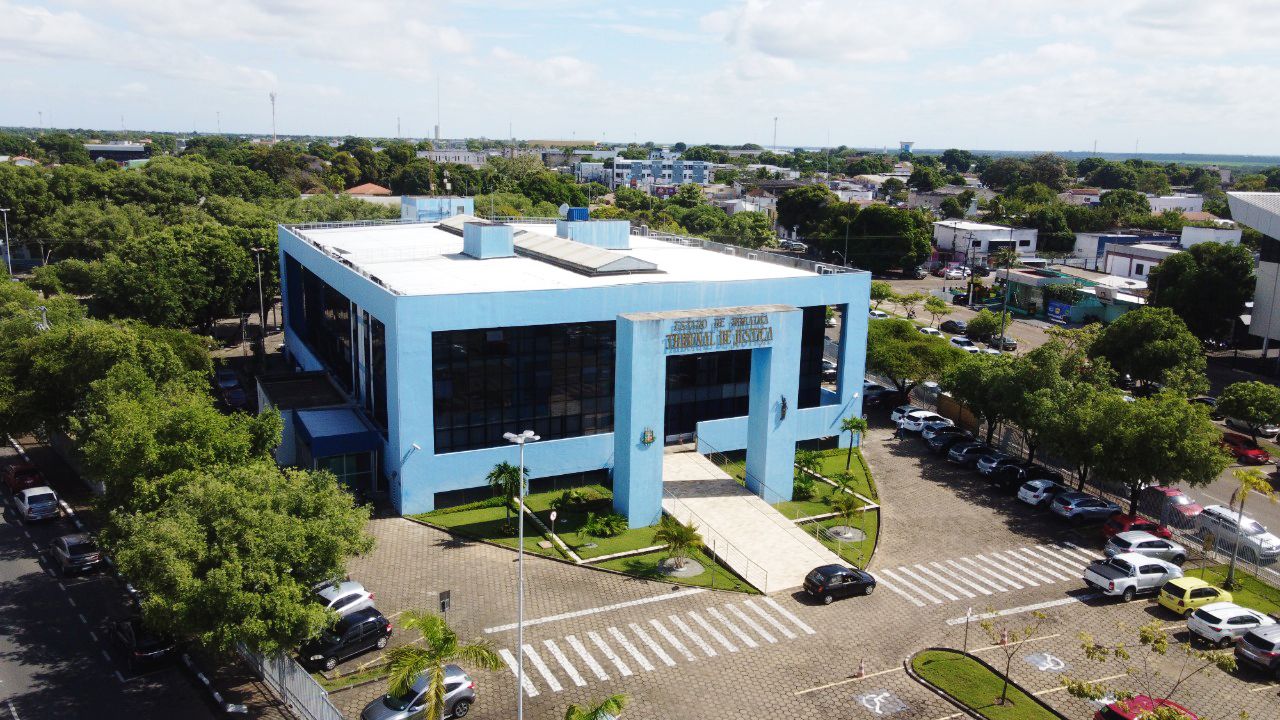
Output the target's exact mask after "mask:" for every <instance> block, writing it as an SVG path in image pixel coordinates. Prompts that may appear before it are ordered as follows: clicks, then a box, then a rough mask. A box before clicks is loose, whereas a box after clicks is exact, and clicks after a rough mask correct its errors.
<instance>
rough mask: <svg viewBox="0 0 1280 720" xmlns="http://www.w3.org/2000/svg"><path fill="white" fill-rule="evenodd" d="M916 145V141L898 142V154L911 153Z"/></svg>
mask: <svg viewBox="0 0 1280 720" xmlns="http://www.w3.org/2000/svg"><path fill="white" fill-rule="evenodd" d="M915 144H916V143H915V141H914V140H901V141H899V142H898V152H900V153H909V152H911V148H913V147H915Z"/></svg>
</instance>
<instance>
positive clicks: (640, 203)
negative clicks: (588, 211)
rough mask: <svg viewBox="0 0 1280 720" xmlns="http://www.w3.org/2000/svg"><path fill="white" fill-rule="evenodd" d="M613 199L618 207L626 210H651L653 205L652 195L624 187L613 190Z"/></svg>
mask: <svg viewBox="0 0 1280 720" xmlns="http://www.w3.org/2000/svg"><path fill="white" fill-rule="evenodd" d="M613 201H614V204H616V205H617V206H618V207H620V208H622V209H623V210H626V211H628V212H637V211H640V210H652V209H653V207H654V198H653V196H651V195H649V194H648V193H645V192H641V191H639V190H632V189H631V188H625V187H624V188H618V189H617V190H614V191H613Z"/></svg>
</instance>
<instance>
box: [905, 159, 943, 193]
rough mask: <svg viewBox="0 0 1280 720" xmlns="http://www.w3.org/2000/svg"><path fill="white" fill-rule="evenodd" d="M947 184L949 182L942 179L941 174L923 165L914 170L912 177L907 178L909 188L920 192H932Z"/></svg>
mask: <svg viewBox="0 0 1280 720" xmlns="http://www.w3.org/2000/svg"><path fill="white" fill-rule="evenodd" d="M946 184H947V181H946V179H945V178H943V177H942V174H941V173H939V172H938V171H937V170H934V169H933V168H931V167H925V166H922V165H917V166H916V167H914V168H912V170H911V175H910V177H908V178H907V187H910V188H913V189H915V190H918V191H920V192H930V191H932V190H936V189H937V188H940V187H942V186H943V185H946Z"/></svg>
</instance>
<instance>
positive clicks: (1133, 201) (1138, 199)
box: [1100, 189, 1151, 214]
mask: <svg viewBox="0 0 1280 720" xmlns="http://www.w3.org/2000/svg"><path fill="white" fill-rule="evenodd" d="M1100 202H1101V203H1102V207H1104V208H1110V209H1113V210H1116V211H1118V212H1122V213H1140V214H1148V213H1150V212H1151V203H1150V202H1148V201H1147V196H1146V195H1143V194H1142V193H1140V192H1138V191H1136V190H1127V189H1121V190H1112V191H1110V192H1104V193H1102V195H1101V200H1100Z"/></svg>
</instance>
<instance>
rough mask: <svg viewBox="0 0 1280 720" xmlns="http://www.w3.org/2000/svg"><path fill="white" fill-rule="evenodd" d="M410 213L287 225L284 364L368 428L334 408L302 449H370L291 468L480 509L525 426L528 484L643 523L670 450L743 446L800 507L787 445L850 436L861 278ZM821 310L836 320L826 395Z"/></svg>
mask: <svg viewBox="0 0 1280 720" xmlns="http://www.w3.org/2000/svg"><path fill="white" fill-rule="evenodd" d="M423 200H425V199H424V198H406V200H405V207H406V208H407V209H406V210H405V217H408V218H413V221H405V222H400V223H370V224H367V225H355V226H344V227H323V226H305V225H303V226H291V227H286V226H281V227H280V229H279V238H280V266H281V268H282V288H283V295H284V308H285V341H286V352H287V353H288V355H289V356H290V357H291V358H292V359H293V361H294V363H295V364H296V366H297V367H298V368H300V369H302V370H309V371H314V370H324V371H327V372H328V373H329V374H330V375H331V376H332V377H333V380H334V382H335V384H336V385H337V386H338V387H339V388H340V389H341V391H342V392H343V393H346V394H347V395H348V397H349V398H350V401H351V407H349V408H348V409H347V412H348V413H351V414H353V415H357V416H359V417H356V418H350V419H346V420H344V418H341V417H338V415H339V414H340V413H336V412H330V411H326V414H325V415H324V416H323V417H315V418H310V419H309V420H308V422H309V424H308V425H306V426H305V427H300V428H299V429H298V430H299V431H298V432H296V433H294V434H293V436H294V437H295V438H296V441H297V442H300V443H319V444H322V445H326V446H332V447H338V448H344V449H347V450H352V449H355V450H354V452H355V453H357V454H360V453H364V454H362V455H359V456H358V457H356V458H354V459H353V458H342V457H337V458H333V457H323V456H322V455H323V453H321V454H317V452H316V451H315V450H314V448H313V449H311V450H309V451H308V450H306V449H299V451H298V452H297V453H295V456H296V457H301V458H308V459H309V460H310V461H311V462H312V463H313V464H315V465H317V466H324V467H342V466H343V465H344V463H345V464H347V465H351V466H355V465H356V464H359V463H368V462H373V463H374V464H376V466H377V467H376V469H375V472H374V473H372V475H373V477H374V478H375V480H374V481H373V482H374V487H373V488H371V489H372V490H374V491H378V492H387V493H389V496H390V499H391V501H392V502H393V503H394V505H395V506H396V507H397V508H398V509H399V510H400V512H402V513H406V514H407V513H417V512H423V511H428V510H431V509H434V508H437V507H444V506H450V505H456V504H460V503H463V502H469V501H472V500H475V499H480V498H484V497H489V496H490V495H491V491H490V490H489V488H488V487H487V485H486V482H485V475H486V474H487V473H488V472H489V471H490V470H491V469H492V468H493V466H494V465H495V464H497V463H499V462H502V461H507V462H512V463H514V462H515V461H516V449H515V448H514V446H512V445H510V444H508V443H507V442H506V441H504V439H503V433H504V432H520V431H522V430H525V429H531V430H533V431H534V432H536V433H538V434H539V435H540V436H541V438H542V440H541V441H540V442H536V443H533V444H530V445H529V446H527V448H526V452H525V456H526V457H525V460H526V463H527V465H528V467H529V468H530V471H531V472H530V474H531V476H532V478H533V479H532V483H531V484H532V486H533V489H534V490H535V491H536V490H538V489H541V488H542V487H550V486H552V485H554V486H564V485H570V484H574V483H577V482H602V483H605V484H611V485H612V487H613V488H614V496H615V506H616V507H617V509H618V510H619V512H622V513H624V514H626V515H627V516H628V518H629V520H630V522H631V524H632V525H633V526H644V525H648V524H651V523H653V522H656V521H657V519H658V517H659V515H660V512H661V510H660V507H661V506H660V503H661V497H662V456H663V450H664V446H665V445H667V444H669V443H677V442H681V443H687V442H691V441H692V442H696V443H697V446H698V449H699V450H700V451H704V452H706V451H710V450H712V449H714V450H719V451H732V450H742V449H745V450H746V459H747V470H748V474H749V475H750V478H751V484H752V485H754V486H755V487H753V488H752V489H753V490H755V491H756V492H757V493H759V494H761V495H763V496H765V497H766V498H767V499H768V500H769V501H770V502H776V501H777V500H780V499H789V498H790V496H791V483H792V460H793V456H794V452H795V444H796V442H797V441H801V440H811V439H816V438H828V437H832V436H839V442H841V443H847V442H848V441H849V436H848V434H847V433H846V434H843V435H842V434H841V433H840V430H839V427H840V420H841V418H844V417H849V416H860V415H861V412H862V411H861V405H862V398H861V397H860V391H861V388H862V378H863V370H864V358H865V349H866V331H867V324H866V323H867V308H868V295H869V289H870V276H869V275H868V274H866V273H860V272H846V271H844V270H843V269H842V268H838V267H834V266H827V265H821V264H815V263H811V262H807V261H803V260H795V259H792V258H786V257H781V256H774V255H769V254H767V253H763V252H757V251H752V250H746V249H744V248H735V247H730V246H722V245H718V244H716V243H711V242H707V241H700V240H692V239H686V240H681V241H672V240H670V239H658V238H654V237H645V236H640V235H634V234H632V233H631V231H630V227H629V224H628V223H626V222H625V221H624V222H619V221H592V220H579V221H571V220H560V221H558V222H552V221H540V222H539V221H531V222H530V223H529V224H516V225H505V224H494V223H488V222H485V221H482V220H479V219H476V218H474V217H471V216H469V215H466V214H457V213H454V214H452V215H451V216H450V217H448V218H447V219H445V220H443V221H439V222H437V221H431V222H417V221H416V218H417V217H418V216H419V213H421V212H428V211H430V210H431V209H432V208H435V209H441V208H443V209H455V210H456V208H457V203H458V202H459V201H460V200H466V201H467V202H469V199H466V198H463V199H456V198H451V199H448V202H447V203H445V204H443V205H439V204H437V205H430V204H429V203H428V204H424V203H423ZM570 217H578V214H576V213H573V214H571V215H570ZM827 306H833V307H835V308H836V310H837V312H838V313H839V314H841V315H842V316H843V318H844V322H842V323H841V324H840V328H841V331H840V339H839V350H838V371H837V373H836V375H837V377H836V381H835V382H834V383H828V384H826V385H824V384H823V355H824V346H825V345H826V344H827V343H828V341H827V339H826V337H825V332H826V328H825V327H824V325H825V322H824V321H825V312H826V308H827ZM828 379H829V378H828ZM362 425H363V426H365V427H367V428H368V429H367V431H365V432H364V433H363V434H362V433H360V432H356V431H357V430H359V428H360V427H361V426H362ZM326 433H334V434H340V436H339V437H338V438H337V439H336V440H333V441H329V440H327V439H326ZM366 447H373V448H375V451H374V452H373V453H368V452H367V451H365V450H364V449H363V448H366Z"/></svg>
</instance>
